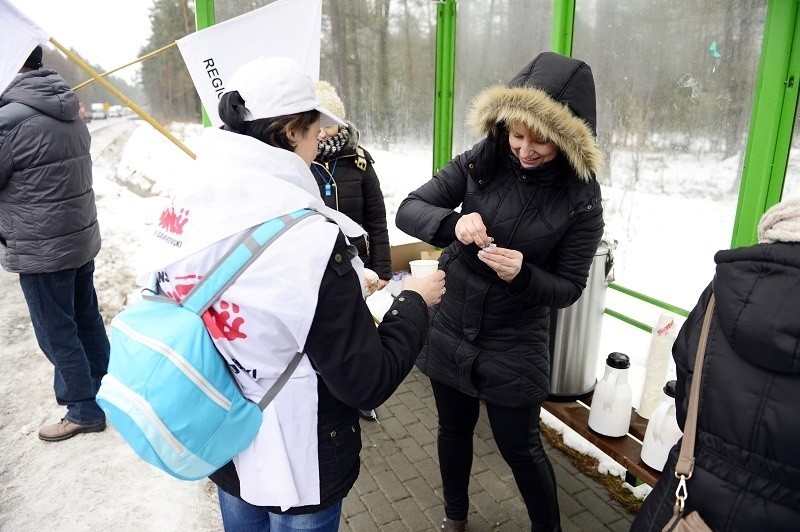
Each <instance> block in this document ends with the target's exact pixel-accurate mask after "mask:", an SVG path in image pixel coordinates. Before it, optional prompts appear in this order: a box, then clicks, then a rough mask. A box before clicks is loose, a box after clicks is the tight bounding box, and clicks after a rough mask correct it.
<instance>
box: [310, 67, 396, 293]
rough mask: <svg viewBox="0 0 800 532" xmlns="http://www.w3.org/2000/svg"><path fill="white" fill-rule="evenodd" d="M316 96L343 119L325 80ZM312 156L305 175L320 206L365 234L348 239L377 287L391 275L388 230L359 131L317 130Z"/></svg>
mask: <svg viewBox="0 0 800 532" xmlns="http://www.w3.org/2000/svg"><path fill="white" fill-rule="evenodd" d="M315 89H316V94H317V98H319V100H320V101H321V102H322V104H323V105H325V106H326V107H327V108H328V109H330V110H331V111H332V112H333V113H336V115H337V116H339V117H341V118H344V116H345V115H344V113H345V110H344V104H343V103H342V101H341V100H340V99H339V96H338V94H336V90H335V89H334V88H333V86H332V85H331V84H330V83H328V82H326V81H318V82H317V83H316V85H315ZM318 139H319V148H318V153H317V158H316V159H315V160H314V163H313V164H312V165H311V173H312V174H313V175H314V179H316V180H317V185H319V193H320V195H321V196H322V200H323V201H324V202H325V205H327V206H328V207H330V208H332V209H336V210H337V211H339V212H342V213H344V214H346V215H347V216H349V217H350V219H352V220H353V221H354V222H356V223H357V224H359V225H360V226H361V227H363V228H364V230H365V231H366V232H367V235H366V238H364V239H356V240H355V241H353V242H352V244H353V245H354V246H356V248H357V249H358V256H359V257H360V258H361V260H362V261H363V262H364V266H366V267H367V268H369V269H371V270H373V271H374V272H375V273H377V274H378V279H379V282H378V289H381V288H383V287H385V286H386V285H387V284H388V283H389V280H390V279H391V278H392V261H391V257H390V255H389V231H388V229H387V228H386V206H385V204H384V202H383V192H382V191H381V183H380V181H379V180H378V175H377V174H376V173H375V168H374V167H373V166H372V165H373V163H374V162H375V161H374V160H373V159H372V156H371V155H370V154H369V152H368V151H367V150H365V149H364V148H363V147H361V146H360V145H359V144H358V139H359V132H358V130H357V129H356V127H355V126H354V125H353V124H352V123H351V122H347V127H341V128H340V127H339V126H337V125H333V126H328V127H324V128H322V129H321V130H320V134H319V137H318Z"/></svg>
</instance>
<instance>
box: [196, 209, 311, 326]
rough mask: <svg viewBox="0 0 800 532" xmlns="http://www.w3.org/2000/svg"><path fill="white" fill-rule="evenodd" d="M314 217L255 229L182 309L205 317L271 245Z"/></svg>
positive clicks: (296, 215)
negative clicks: (302, 222) (305, 220)
mask: <svg viewBox="0 0 800 532" xmlns="http://www.w3.org/2000/svg"><path fill="white" fill-rule="evenodd" d="M311 214H314V211H312V210H310V209H300V210H298V211H295V212H293V213H290V214H285V215H283V216H279V217H277V218H273V219H271V220H268V221H266V222H264V223H262V224H261V225H257V226H255V227H253V228H251V229H250V230H249V231H248V232H247V233H245V234H244V236H242V238H240V239H239V241H238V242H236V244H234V245H233V247H232V248H231V249H230V250H229V251H228V252H227V253H226V254H225V255H223V256H222V258H220V259H219V260H218V261H217V262H216V264H214V265H213V266H212V267H211V269H210V270H209V271H208V273H207V274H206V275H205V276H204V277H203V279H202V280H201V281H200V282H199V283H197V284H196V285H195V286H194V288H192V290H191V291H190V292H189V293H188V294H187V295H186V297H185V298H184V299H183V300H182V301H181V305H182V306H183V307H184V308H186V309H188V310H190V311H192V312H194V313H195V314H201V315H202V314H203V313H204V312H205V311H206V310H208V308H209V307H210V306H211V305H212V304H214V301H216V300H217V299H218V298H219V296H220V295H222V293H223V292H224V291H225V290H227V289H228V288H229V287H230V286H231V285H232V284H233V282H234V281H235V280H236V279H237V278H238V277H239V275H241V274H242V272H244V270H245V269H247V267H248V266H250V264H252V263H253V261H255V260H256V259H257V258H258V256H259V255H261V253H262V252H263V251H264V250H265V249H266V248H267V247H268V246H269V245H270V244H272V243H273V242H274V241H275V240H276V239H277V238H278V237H279V236H281V235H282V234H283V233H285V232H286V231H288V230H289V229H290V228H291V227H292V226H294V225H295V224H296V223H298V222H299V221H300V220H302V219H303V218H305V217H306V216H308V215H311Z"/></svg>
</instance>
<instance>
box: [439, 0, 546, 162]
mask: <svg viewBox="0 0 800 532" xmlns="http://www.w3.org/2000/svg"><path fill="white" fill-rule="evenodd" d="M456 8H457V18H456V74H455V76H456V83H455V95H454V100H455V101H454V107H453V153H454V154H458V153H461V152H463V151H465V150H467V149H468V148H470V147H471V146H472V145H473V144H474V143H475V142H477V141H478V140H480V138H479V137H477V136H476V135H475V133H473V131H472V130H471V128H470V127H469V126H467V125H466V124H465V123H464V121H465V119H466V117H467V113H468V112H469V106H470V103H471V102H472V99H473V98H474V97H475V95H476V94H477V93H478V92H480V90H481V89H483V88H485V87H488V86H489V85H494V84H496V83H508V81H510V80H511V78H512V77H513V76H514V74H516V73H517V72H519V71H520V70H521V69H522V67H524V66H525V65H526V64H527V63H528V61H530V60H531V59H533V58H534V57H535V56H536V55H537V54H539V53H540V52H546V51H548V50H549V49H550V33H551V32H550V26H551V21H552V11H553V2H552V0H469V1H466V2H465V1H460V2H457V3H456Z"/></svg>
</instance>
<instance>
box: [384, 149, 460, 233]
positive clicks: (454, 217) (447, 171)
mask: <svg viewBox="0 0 800 532" xmlns="http://www.w3.org/2000/svg"><path fill="white" fill-rule="evenodd" d="M465 161H466V154H462V155H459V156H458V157H456V158H455V159H453V160H452V161H450V162H449V163H448V164H447V166H445V167H444V168H443V169H442V170H441V171H439V173H437V174H436V175H434V176H433V178H432V179H431V180H430V181H428V182H427V183H425V184H424V185H422V186H421V187H419V188H418V189H417V190H415V191H413V192H411V193H410V194H409V195H408V197H407V198H406V199H404V200H403V201H402V203H400V207H398V209H397V216H396V217H395V223H396V224H397V227H398V228H399V229H400V230H401V231H403V232H405V233H407V234H409V235H411V236H414V237H416V238H419V239H420V240H422V241H423V242H427V243H429V244H431V245H434V246H438V247H442V248H443V247H446V246H448V245H449V244H451V243H452V242H453V241H454V240H455V239H456V235H455V226H456V222H458V219H459V218H460V217H461V215H460V214H459V213H456V212H454V209H455V208H457V207H458V206H459V205H461V203H462V202H463V201H464V195H465V194H466V192H467V175H468V174H467V172H466V171H465V164H466V162H465Z"/></svg>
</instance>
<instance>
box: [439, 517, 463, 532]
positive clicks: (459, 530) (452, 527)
mask: <svg viewBox="0 0 800 532" xmlns="http://www.w3.org/2000/svg"><path fill="white" fill-rule="evenodd" d="M466 529H467V520H466V519H463V520H461V521H457V520H455V519H448V518H447V517H445V518H444V521H442V530H444V531H446V532H464V531H465V530H466Z"/></svg>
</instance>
